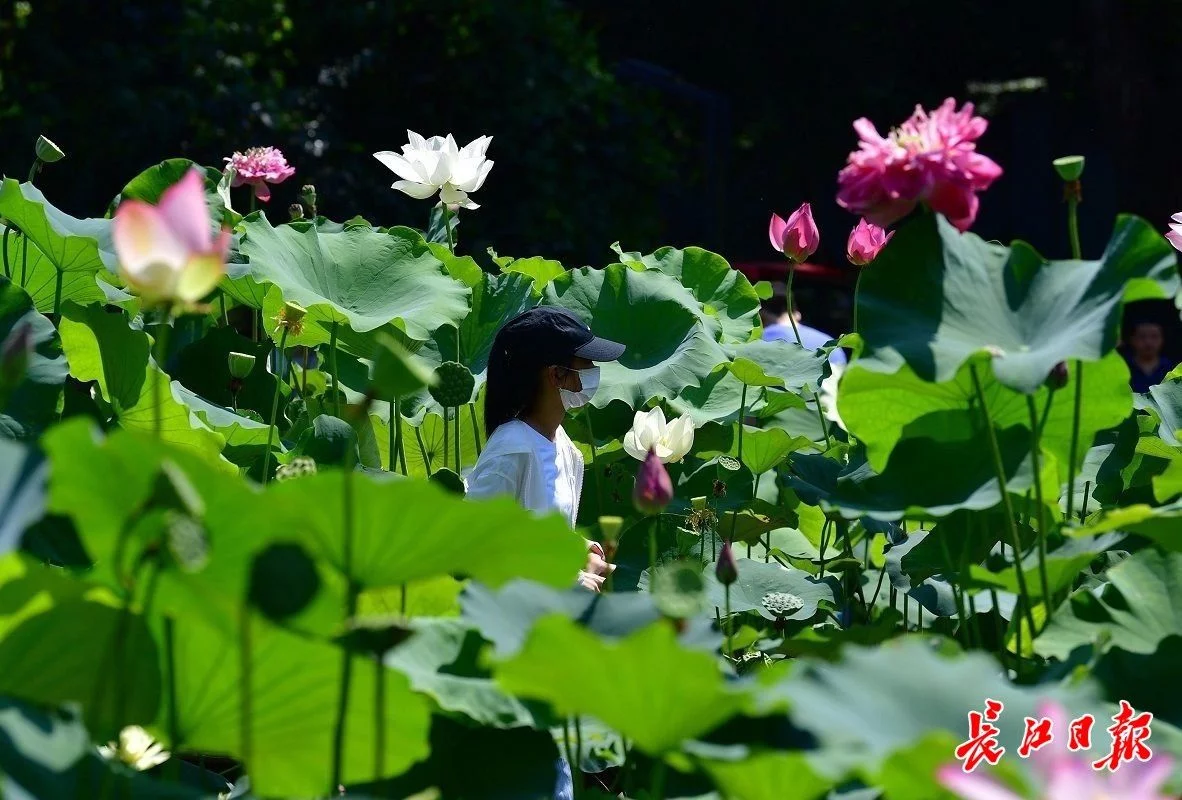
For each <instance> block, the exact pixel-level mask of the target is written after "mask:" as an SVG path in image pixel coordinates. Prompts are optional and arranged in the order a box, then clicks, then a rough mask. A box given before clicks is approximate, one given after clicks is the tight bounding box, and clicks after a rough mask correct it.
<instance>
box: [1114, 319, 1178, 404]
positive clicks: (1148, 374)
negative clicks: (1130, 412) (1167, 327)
mask: <svg viewBox="0 0 1182 800" xmlns="http://www.w3.org/2000/svg"><path fill="white" fill-rule="evenodd" d="M1164 344H1165V336H1164V335H1163V333H1162V328H1161V325H1159V324H1158V323H1156V322H1150V321H1148V320H1143V321H1141V322H1138V323H1136V324H1135V325H1134V326H1133V333H1132V335H1131V336H1130V337H1129V347H1128V349H1127V350H1126V351H1125V361H1126V362H1127V363H1128V365H1129V384H1130V385H1131V386H1132V387H1133V391H1134V392H1137V393H1139V394H1144V393H1145V392H1148V391H1149V387H1150V386H1156V385H1157V384H1159V383H1161V382H1162V381H1163V380H1165V377H1166V375H1167V374H1168V373H1169V371H1170V370H1171V369H1173V368H1174V364H1173V362H1171V361H1170V360H1169V359H1167V358H1165V357H1164V356H1163V355H1162V346H1163V345H1164Z"/></svg>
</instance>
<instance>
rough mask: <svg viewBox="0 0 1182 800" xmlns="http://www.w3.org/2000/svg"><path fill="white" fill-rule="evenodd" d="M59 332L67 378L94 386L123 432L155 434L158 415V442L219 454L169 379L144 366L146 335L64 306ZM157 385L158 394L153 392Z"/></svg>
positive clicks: (116, 320)
mask: <svg viewBox="0 0 1182 800" xmlns="http://www.w3.org/2000/svg"><path fill="white" fill-rule="evenodd" d="M60 332H61V337H62V349H63V350H64V351H65V354H66V358H67V360H68V361H69V363H70V374H71V375H73V376H74V377H75V378H77V379H78V380H80V381H83V382H86V381H96V382H97V383H98V388H99V391H100V392H101V393H102V397H103V399H104V401H106V403H107V404H109V405H110V407H111V410H112V412H113V414H114V416H115V418H116V419H117V420H118V421H119V424H120V425H122V426H123V427H124V428H128V429H130V430H138V431H145V432H153V431H155V430H156V424H157V423H156V415H157V409H159V414H160V438H161V439H163V440H164V441H166V442H172V443H174V444H178V445H181V446H182V447H187V448H191V449H192V450H194V451H197V452H200V453H205V454H206V455H208V456H210V457H216V456H217V455H218V454H219V453H220V452H221V451H222V447H223V446H224V445H225V439H223V438H222V437H221V436H220V435H219V434H217V433H215V432H213V431H212V430H210V429H209V428H208V427H206V425H205V424H204V423H203V422H201V420H200V419H198V418H197V416H196V414H194V413H193V412H192V411H191V410H190V409H189V408H188V407H187V406H186V405H185V404H184V403H183V402H182V401H181V400H180V399H178V398H177V396H176V395H175V394H173V391H172V384H171V381H170V380H169V378H168V376H167V375H165V374H164V373H163V372H162V371H161V370H160V368H159V367H157V366H156V365H155V364H153V363H150V362H149V360H148V348H149V341H148V335H147V334H146V333H144V332H143V331H137V330H133V329H132V328H131V327H130V326H129V325H128V324H127V318H126V317H124V316H123V315H122V314H108V313H106V312H105V311H103V309H102V308H100V307H98V306H87V307H85V308H83V307H82V306H79V305H76V304H73V303H67V304H66V306H65V307H64V308H63V310H62V321H61V327H60ZM157 382H160V384H161V387H162V388H159V389H157V388H156V386H155V384H156V383H157Z"/></svg>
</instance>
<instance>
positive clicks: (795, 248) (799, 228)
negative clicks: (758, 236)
mask: <svg viewBox="0 0 1182 800" xmlns="http://www.w3.org/2000/svg"><path fill="white" fill-rule="evenodd" d="M768 238H769V239H770V240H771V243H772V247H774V248H775V249H777V250H779V251H780V252H781V253H783V254H784V255H786V256H787V257H788V260H790V261H792V262H794V263H797V264H799V263H800V262H802V261H804V260H805V259H806V258H808V257H809V256H811V255H812V254H813V253H815V252H817V247H818V246H819V245H820V244H821V233H820V231H818V230H817V223H816V222H814V221H813V209H812V206H810V205H809V204H808V203H803V204H802V205H801V206H800V208H798V209H796V210H795V211H793V212H792V213H791V214H789V215H788V219H787V220H784V219H782V218H781V217H780V215H779V214H772V219H771V222H770V223H769V224H768Z"/></svg>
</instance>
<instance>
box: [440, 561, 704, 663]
mask: <svg viewBox="0 0 1182 800" xmlns="http://www.w3.org/2000/svg"><path fill="white" fill-rule="evenodd" d="M460 604H461V606H462V608H463V616H464V620H465V621H466V622H468V623H469V624H471V625H472V626H473V627H475V628H477V629H479V631H480V633H481V635H482V636H483V637H484V638H485V639H487V640H488V641H489V642H491V643H492V645H493V648H494V649H495V652H496V656H497V657H498V658H502V659H503V658H508V657H509V656H512V655H515V654H516V653H518V652H519V651H520V650H521V648H522V646H523V645H524V644H525V641H526V637H527V636H528V635H529V632H530V631H531V630H532V629H533V626H534V623H535V622H537V621H538V620H539V619H541V618H542V617H545V616H547V615H549V614H561V615H563V616H565V617H567V618H568V619H571V620H574V621H576V622H578V623H579V624H580V625H583V626H584V627H586V628H587V630H589V631H591V632H592V633H594V634H595V635H596V636H598V637H600V638H602V639H608V640H617V639H620V638H621V637H624V636H627V635H629V634H631V633H634V632H636V631H638V630H640V629H641V628H644V627H645V626H647V625H651V624H653V623H655V622H657V621H658V620H660V619H661V614H660V612H659V611H658V610H657V608H656V606H654V605H653V603H652V598H651V597H649V595H648V593H647V592H646V593H637V592H621V591H612V592H606V593H603V594H598V595H596V594H592V593H590V592H587V591H583V590H581V589H576V588H570V589H566V590H559V589H552V588H550V587H548V586H541V585H539V584H537V583H532V582H530V581H524V580H518V581H512V582H510V583H508V584H506V585H505V586H503V587H501V588H500V589H498V590H496V591H493V590H492V589H489V588H488V587H487V586H483V585H481V584H479V583H469V584H468V585H467V586H466V587H464V593H463V595H462V596H461V597H460ZM712 625H713V618H711V619H709V620H703V619H694V620H689V621H688V626H687V628H686V630H685V631H684V632H683V633H682V634H681V643H682V645H683V646H685V647H689V648H693V649H696V650H702V651H705V652H713V651H715V650H717V648H718V644H719V642H720V637H719V636H718V633H717V631H715V630H714V629H713V628H712Z"/></svg>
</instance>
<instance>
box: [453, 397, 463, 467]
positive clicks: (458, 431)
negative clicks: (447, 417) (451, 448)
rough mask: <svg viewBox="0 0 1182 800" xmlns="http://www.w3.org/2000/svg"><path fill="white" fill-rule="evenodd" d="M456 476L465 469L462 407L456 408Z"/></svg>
mask: <svg viewBox="0 0 1182 800" xmlns="http://www.w3.org/2000/svg"><path fill="white" fill-rule="evenodd" d="M455 448H456V474H457V475H459V474H460V471H461V470H462V469H463V460H462V459H461V457H460V407H459V406H456V441H455Z"/></svg>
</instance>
